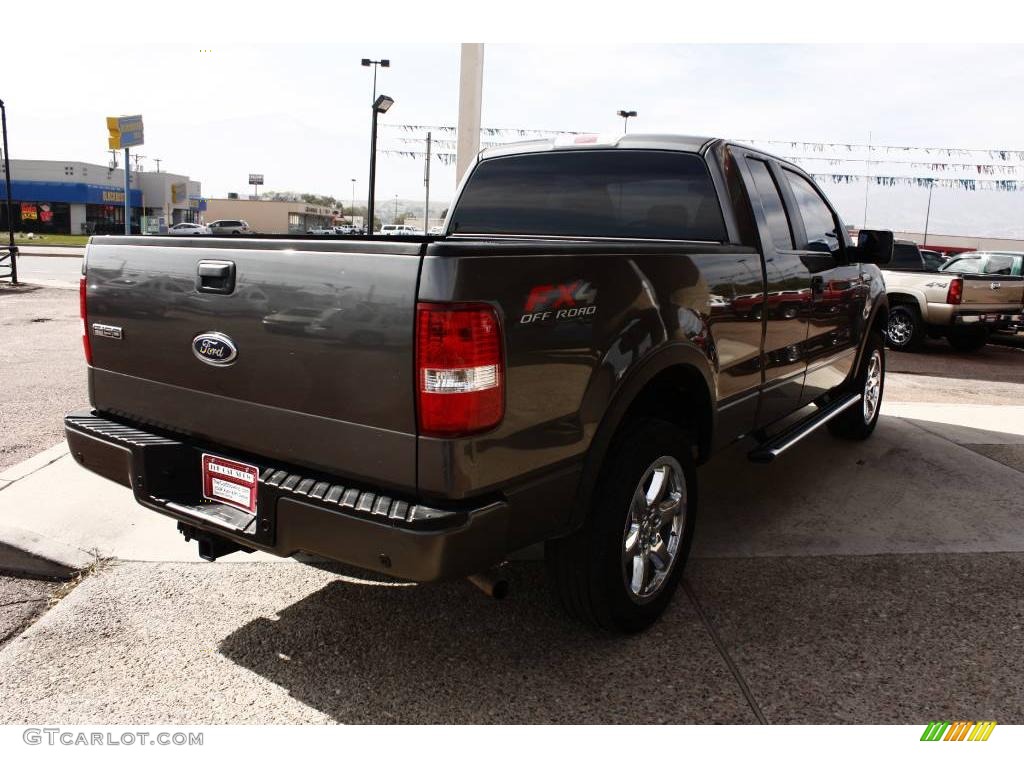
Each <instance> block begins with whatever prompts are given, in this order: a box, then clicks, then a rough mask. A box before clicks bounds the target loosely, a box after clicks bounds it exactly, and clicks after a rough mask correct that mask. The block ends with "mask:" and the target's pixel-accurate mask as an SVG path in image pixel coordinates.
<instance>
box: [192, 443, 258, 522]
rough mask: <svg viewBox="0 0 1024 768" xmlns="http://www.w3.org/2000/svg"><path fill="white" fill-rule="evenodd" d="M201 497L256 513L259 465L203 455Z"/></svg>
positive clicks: (208, 454)
mask: <svg viewBox="0 0 1024 768" xmlns="http://www.w3.org/2000/svg"><path fill="white" fill-rule="evenodd" d="M201 467H202V476H203V498H204V499H209V500H210V501H216V502H219V503H220V504H227V505H229V506H232V507H235V508H236V509H241V510H244V511H246V512H248V513H249V514H250V515H255V514H256V502H257V495H258V493H257V491H258V488H259V482H260V470H259V467H256V466H253V465H252V464H246V463H244V462H241V461H235V460H234V459H227V458H224V457H223V456H217V455H215V454H212V453H204V454H203V458H202V463H201Z"/></svg>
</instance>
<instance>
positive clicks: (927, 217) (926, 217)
mask: <svg viewBox="0 0 1024 768" xmlns="http://www.w3.org/2000/svg"><path fill="white" fill-rule="evenodd" d="M933 189H935V179H929V180H928V211H927V213H925V215H924V242H922V243H921V245H928V221H929V220H930V219H931V217H932V190H933Z"/></svg>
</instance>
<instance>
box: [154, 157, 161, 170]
mask: <svg viewBox="0 0 1024 768" xmlns="http://www.w3.org/2000/svg"><path fill="white" fill-rule="evenodd" d="M153 162H154V163H156V172H157V173H160V158H159V157H154V158H153Z"/></svg>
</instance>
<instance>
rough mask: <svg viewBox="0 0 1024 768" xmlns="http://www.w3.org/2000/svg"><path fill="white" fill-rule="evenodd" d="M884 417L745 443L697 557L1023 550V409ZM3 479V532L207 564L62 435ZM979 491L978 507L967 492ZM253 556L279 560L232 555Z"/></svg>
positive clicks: (720, 478)
mask: <svg viewBox="0 0 1024 768" xmlns="http://www.w3.org/2000/svg"><path fill="white" fill-rule="evenodd" d="M882 414H883V415H882V418H881V421H880V423H879V426H878V429H877V431H876V433H875V435H874V436H873V437H872V438H871V439H870V440H868V441H866V442H864V443H848V442H844V441H841V440H837V439H835V438H832V437H831V436H830V435H829V434H828V433H827V432H826V431H824V430H822V431H820V432H819V433H817V434H815V435H813V436H811V437H810V438H808V439H807V440H805V441H804V442H803V443H801V444H800V445H798V446H796V447H795V448H793V449H792V450H791V451H789V452H787V453H786V454H784V455H783V456H782V457H780V458H779V459H778V460H776V461H775V462H774V463H772V464H770V465H755V464H750V463H749V462H748V461H747V460H746V456H745V450H746V447H745V446H737V447H736V448H735V449H733V450H731V451H728V452H726V453H724V454H722V455H720V456H718V457H716V458H715V459H714V460H713V461H711V462H710V463H709V464H707V465H706V466H704V467H702V468H701V470H700V473H701V486H702V487H701V491H702V494H703V500H702V505H701V506H702V509H703V510H704V512H703V516H702V519H701V521H700V524H699V525H698V533H697V538H696V541H695V554H696V555H699V556H704V557H738V556H767V555H771V556H779V555H794V556H801V555H802V556H806V555H872V554H891V553H910V552H1024V514H1022V511H1021V504H1020V496H1021V488H1022V487H1024V475H1022V474H1021V468H1022V467H1021V466H1019V465H1018V466H1017V468H1014V464H1013V461H1014V458H1013V457H1014V456H1016V457H1019V458H1020V459H1022V460H1024V406H1009V405H999V406H996V405H967V406H952V405H949V404H928V403H901V402H885V403H884V404H883V409H882ZM994 447H1000V448H1001V450H1003V451H1004V452H1005V453H1006V454H1007V457H1008V458H1007V460H1006V461H1003V460H1000V459H999V458H996V457H993V456H991V453H992V451H993V449H994ZM0 486H2V488H0V532H2V531H3V529H4V528H6V529H8V531H11V530H12V529H13V530H16V531H21V532H23V533H26V532H27V533H29V534H31V535H32V536H34V537H35V541H37V542H38V544H37V548H36V549H35V550H34V551H35V554H36V555H37V557H40V558H42V559H43V560H48V561H51V562H54V563H57V564H58V565H59V564H64V565H65V566H66V567H67V568H68V569H74V568H76V567H81V565H82V564H83V563H88V562H91V560H92V559H93V558H95V557H97V556H98V557H101V558H117V559H120V560H139V561H171V562H197V561H198V556H197V554H196V547H195V544H194V543H193V544H186V543H185V542H184V540H183V539H182V538H181V536H180V535H179V534H178V533H177V532H176V530H175V523H174V521H173V520H171V519H170V518H166V517H163V516H161V515H159V514H155V513H152V512H150V511H148V510H145V509H143V508H141V507H139V506H138V505H136V504H135V501H134V498H133V497H132V493H131V491H130V490H128V489H127V488H124V487H122V486H119V485H116V484H114V483H111V482H109V481H106V480H104V479H102V478H100V477H98V476H96V475H94V474H92V473H90V472H87V471H85V470H83V469H81V468H80V467H79V466H78V465H77V464H76V463H75V461H74V460H73V459H72V458H71V456H70V455H68V454H67V449H66V447H65V446H64V445H63V444H62V445H58V446H55V447H54V448H53V449H51V450H50V451H48V452H47V453H46V454H44V455H43V456H41V457H38V458H36V459H33V460H31V461H30V462H27V463H25V464H23V465H18V466H15V467H12V468H10V469H8V470H5V471H3V472H2V473H0ZM981 498H983V499H984V509H983V511H982V512H981V513H979V512H978V511H977V510H975V509H974V505H975V503H976V502H972V501H971V500H972V499H981ZM740 531H742V535H737V533H738V532H740ZM46 542H52V543H53V545H54V551H53V553H52V556H48V555H47V552H46V549H45V543H46ZM254 558H263V559H272V558H270V556H267V555H262V554H256V555H245V554H243V553H235V554H234V555H231V556H230V557H229V558H227V561H228V562H248V561H251V560H253V559H254ZM46 572H48V573H49V572H51V571H49V570H47V571H46Z"/></svg>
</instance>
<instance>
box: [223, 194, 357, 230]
mask: <svg viewBox="0 0 1024 768" xmlns="http://www.w3.org/2000/svg"><path fill="white" fill-rule="evenodd" d="M340 216H341V211H340V210H339V209H337V208H327V207H325V206H322V205H312V204H311V203H307V202H305V201H303V200H252V199H249V200H242V199H236V198H219V197H217V198H210V199H208V200H207V201H206V214H205V219H204V220H205V221H206V222H207V223H209V222H211V221H217V220H218V219H242V220H244V221H245V222H247V223H248V224H249V227H250V228H251V229H252V230H253V231H254V232H259V233H260V234H264V235H288V234H291V235H297V234H305V233H306V232H307V231H309V230H310V229H319V228H322V227H333V226H334V223H335V219H337V220H338V221H339V223H340Z"/></svg>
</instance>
